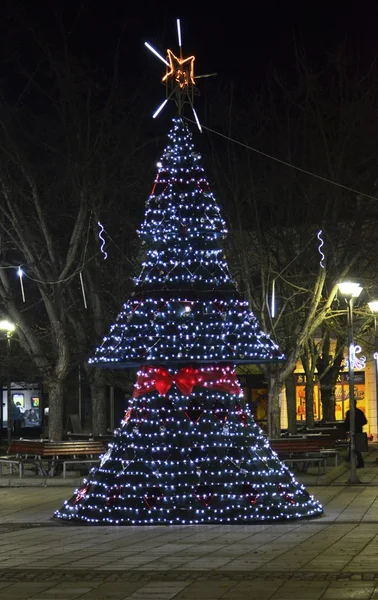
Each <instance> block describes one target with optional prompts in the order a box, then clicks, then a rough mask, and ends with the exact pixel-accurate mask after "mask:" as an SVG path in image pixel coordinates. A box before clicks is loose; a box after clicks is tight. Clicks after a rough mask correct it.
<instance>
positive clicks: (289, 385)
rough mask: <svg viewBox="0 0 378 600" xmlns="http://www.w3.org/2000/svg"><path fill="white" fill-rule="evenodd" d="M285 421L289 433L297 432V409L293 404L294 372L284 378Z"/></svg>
mask: <svg viewBox="0 0 378 600" xmlns="http://www.w3.org/2000/svg"><path fill="white" fill-rule="evenodd" d="M285 391H286V406H287V422H288V431H289V433H293V434H294V433H296V432H297V411H296V404H295V379H294V373H293V374H292V375H289V377H287V379H286V380H285Z"/></svg>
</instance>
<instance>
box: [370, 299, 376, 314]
mask: <svg viewBox="0 0 378 600" xmlns="http://www.w3.org/2000/svg"><path fill="white" fill-rule="evenodd" d="M368 304H369V308H370V310H371V312H372V313H374V314H378V300H373V301H372V302H368Z"/></svg>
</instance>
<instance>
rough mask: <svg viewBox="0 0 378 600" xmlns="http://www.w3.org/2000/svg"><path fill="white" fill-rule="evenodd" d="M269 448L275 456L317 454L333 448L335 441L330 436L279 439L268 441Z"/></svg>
mask: <svg viewBox="0 0 378 600" xmlns="http://www.w3.org/2000/svg"><path fill="white" fill-rule="evenodd" d="M269 444H270V447H271V448H272V450H274V451H275V452H277V454H290V453H300V452H318V451H319V450H323V449H326V448H334V445H335V440H334V439H332V437H331V436H327V435H319V436H314V437H309V438H279V439H272V440H269Z"/></svg>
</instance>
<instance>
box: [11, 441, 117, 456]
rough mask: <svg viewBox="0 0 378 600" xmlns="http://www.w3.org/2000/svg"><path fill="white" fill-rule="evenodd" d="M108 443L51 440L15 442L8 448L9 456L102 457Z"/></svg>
mask: <svg viewBox="0 0 378 600" xmlns="http://www.w3.org/2000/svg"><path fill="white" fill-rule="evenodd" d="M105 447H106V443H104V442H101V441H95V440H84V441H77V440H75V441H72V442H71V441H63V442H51V441H49V440H42V441H33V440H14V441H12V442H11V445H10V446H9V448H8V454H23V455H24V454H28V455H35V456H41V457H44V456H46V457H48V456H85V455H88V454H94V455H100V454H102V453H103V452H104V450H105Z"/></svg>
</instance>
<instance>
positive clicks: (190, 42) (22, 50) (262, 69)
mask: <svg viewBox="0 0 378 600" xmlns="http://www.w3.org/2000/svg"><path fill="white" fill-rule="evenodd" d="M56 14H61V15H62V20H63V25H64V28H65V29H66V31H68V32H70V35H69V46H70V51H71V52H73V53H74V54H76V55H77V56H78V57H79V59H80V60H85V61H87V62H88V63H89V64H90V65H91V66H92V67H94V68H98V69H103V70H105V71H106V70H109V72H110V71H111V69H112V66H113V58H114V48H115V47H116V44H117V42H118V40H120V43H119V57H120V61H119V68H120V73H121V76H122V78H123V82H124V86H125V88H124V89H125V93H126V94H127V93H128V91H127V88H128V87H129V89H132V88H138V89H140V90H143V89H144V87H146V88H147V85H146V82H148V83H149V86H153V84H154V82H156V97H153V98H151V106H152V107H155V105H156V103H157V102H159V103H160V98H161V95H162V93H163V94H164V91H163V90H162V89H161V86H160V79H161V77H162V75H163V74H164V65H163V64H162V63H161V62H160V61H159V60H158V59H157V58H155V57H154V56H153V55H151V54H150V53H149V51H148V50H147V49H146V48H145V47H144V42H145V41H149V42H150V43H151V44H152V45H154V46H155V47H156V48H157V49H158V50H159V51H160V52H162V53H163V54H164V53H165V50H166V49H167V48H171V49H172V50H177V34H176V18H177V17H179V18H180V19H181V27H182V35H183V50H184V55H189V54H194V55H195V56H196V74H201V73H208V72H216V73H217V74H218V78H217V85H218V82H219V85H222V84H223V83H224V84H228V83H229V82H231V81H232V82H233V84H234V85H235V86H236V87H239V88H242V87H243V86H244V88H245V90H247V92H246V93H247V94H248V93H250V92H251V91H252V93H253V90H254V89H256V90H258V89H259V87H260V86H261V85H262V83H263V82H264V78H265V77H266V75H267V73H269V69H270V67H271V66H274V67H275V68H276V69H277V70H278V72H280V73H282V74H285V75H286V74H289V75H290V72H292V71H293V64H294V53H293V50H294V40H296V41H297V43H298V44H299V45H302V44H304V46H305V48H306V52H307V53H308V56H309V59H310V61H311V62H313V64H314V66H318V65H321V63H322V61H323V59H324V56H325V55H326V54H328V53H330V52H331V51H332V50H333V49H334V47H335V46H336V45H337V44H339V43H344V44H346V46H347V48H348V50H347V56H348V57H349V59H350V61H351V63H353V61H360V62H362V63H363V64H366V65H368V64H370V63H371V62H372V60H373V59H374V58H375V57H376V55H377V41H376V39H377V33H376V31H377V22H378V19H377V17H378V9H377V8H376V7H375V3H373V2H367V1H365V0H362V1H360V2H345V0H344V2H341V1H338V0H328V2H325V1H318V2H314V1H312V0H307V1H303V0H301V1H299V0H287V1H286V2H283V1H282V0H265V1H264V0H261V1H260V2H256V1H255V2H253V1H249V2H247V1H244V2H237V1H236V2H227V3H225V5H224V3H221V2H216V3H215V2H206V1H205V0H202V2H196V1H194V2H191V3H189V2H187V3H179V2H175V3H174V2H167V1H166V2H164V1H163V2H158V1H154V2H153V1H151V0H147V1H144V0H139V1H137V2H130V1H128V0H81V1H80V0H33V2H30V0H3V2H2V3H1V5H0V46H1V56H2V62H3V69H2V75H1V77H2V78H3V81H4V78H6V77H7V76H8V77H11V73H9V72H7V69H6V67H5V65H4V61H7V56H8V55H10V54H12V53H14V52H16V54H17V55H18V59H19V61H20V62H22V61H23V60H25V61H28V60H31V59H30V57H31V56H32V53H31V52H30V49H29V41H28V39H29V40H30V36H32V34H33V32H35V31H37V30H39V33H38V35H40V33H42V35H43V37H44V38H45V40H47V42H48V44H50V46H51V51H52V52H53V53H54V52H57V53H59V52H62V44H61V42H60V40H61V39H62V38H61V35H60V32H59V26H58V25H57V23H58V20H57V18H56ZM11 68H12V67H11ZM352 68H353V67H352ZM198 83H199V87H200V90H201V91H202V92H203V96H206V95H207V94H208V91H209V92H210V93H211V91H212V90H211V86H213V82H212V81H209V80H207V81H202V82H201V81H199V82H198ZM151 89H153V87H152V88H151V87H149V89H148V91H147V90H146V91H147V93H151ZM152 93H153V92H152ZM210 101H211V100H210ZM200 102H202V99H201V100H200Z"/></svg>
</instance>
